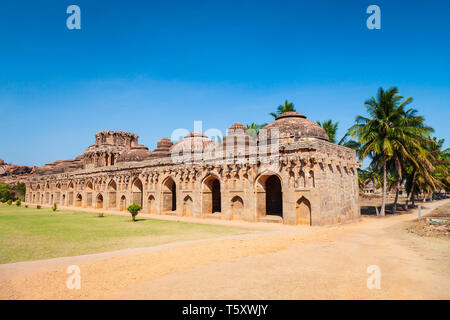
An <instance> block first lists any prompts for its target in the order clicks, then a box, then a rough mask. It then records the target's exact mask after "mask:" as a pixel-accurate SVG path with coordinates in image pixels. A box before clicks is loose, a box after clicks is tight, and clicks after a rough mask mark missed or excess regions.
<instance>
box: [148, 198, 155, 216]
mask: <svg viewBox="0 0 450 320" xmlns="http://www.w3.org/2000/svg"><path fill="white" fill-rule="evenodd" d="M147 212H148V213H155V197H154V196H153V195H150V196H149V197H148V200H147Z"/></svg>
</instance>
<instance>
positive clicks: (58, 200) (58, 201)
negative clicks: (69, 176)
mask: <svg viewBox="0 0 450 320" xmlns="http://www.w3.org/2000/svg"><path fill="white" fill-rule="evenodd" d="M55 203H56V204H58V205H60V204H61V184H59V183H58V184H56V193H55Z"/></svg>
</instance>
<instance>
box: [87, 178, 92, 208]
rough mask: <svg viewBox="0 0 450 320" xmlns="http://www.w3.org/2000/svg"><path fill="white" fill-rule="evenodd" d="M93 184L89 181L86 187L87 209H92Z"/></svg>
mask: <svg viewBox="0 0 450 320" xmlns="http://www.w3.org/2000/svg"><path fill="white" fill-rule="evenodd" d="M93 189H94V188H93V187H92V182H91V181H89V182H88V183H87V185H86V207H92V190H93Z"/></svg>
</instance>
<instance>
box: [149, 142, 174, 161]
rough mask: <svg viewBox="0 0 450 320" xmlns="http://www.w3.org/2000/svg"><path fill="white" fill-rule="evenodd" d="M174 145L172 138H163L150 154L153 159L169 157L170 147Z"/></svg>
mask: <svg viewBox="0 0 450 320" xmlns="http://www.w3.org/2000/svg"><path fill="white" fill-rule="evenodd" d="M172 145H173V142H172V140H170V139H168V138H162V139H161V140H159V141H158V143H157V144H156V149H155V150H153V152H152V155H151V156H150V158H151V159H154V158H164V157H168V156H169V155H170V152H169V150H170V147H171V146H172Z"/></svg>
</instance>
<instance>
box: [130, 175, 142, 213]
mask: <svg viewBox="0 0 450 320" xmlns="http://www.w3.org/2000/svg"><path fill="white" fill-rule="evenodd" d="M143 189H144V188H143V186H142V182H141V180H140V179H138V178H136V179H135V180H134V181H133V185H132V186H131V192H132V194H133V198H132V202H133V203H134V202H135V203H137V204H138V205H140V206H141V207H142V202H143V201H142V191H143Z"/></svg>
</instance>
